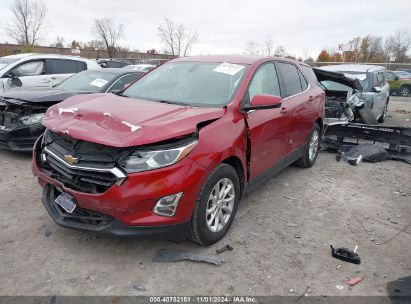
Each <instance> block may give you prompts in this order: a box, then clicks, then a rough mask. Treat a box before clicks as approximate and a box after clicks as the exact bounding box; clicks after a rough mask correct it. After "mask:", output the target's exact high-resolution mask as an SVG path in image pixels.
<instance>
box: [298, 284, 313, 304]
mask: <svg viewBox="0 0 411 304" xmlns="http://www.w3.org/2000/svg"><path fill="white" fill-rule="evenodd" d="M309 290H310V286H307V288H306V289H305V291H304V293H303V294H302V295H301V296H299V297H298V299H297V300H295V301H296V302H298V301H300V300H301V299H302V298H303V297H307V296H308V291H309Z"/></svg>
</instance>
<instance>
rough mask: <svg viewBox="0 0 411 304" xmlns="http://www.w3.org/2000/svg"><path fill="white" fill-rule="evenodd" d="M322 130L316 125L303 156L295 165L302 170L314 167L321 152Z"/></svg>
mask: <svg viewBox="0 0 411 304" xmlns="http://www.w3.org/2000/svg"><path fill="white" fill-rule="evenodd" d="M320 141H321V129H320V126H319V125H318V124H317V123H315V124H314V126H313V129H312V131H311V134H310V136H309V138H308V141H307V143H306V144H305V146H304V151H303V156H302V157H301V158H300V159H299V160H297V161H296V162H295V163H294V164H295V165H296V166H298V167H301V168H310V167H312V166H313V165H314V163H315V160H316V159H317V156H318V152H319V150H320Z"/></svg>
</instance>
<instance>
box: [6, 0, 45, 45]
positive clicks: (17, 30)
mask: <svg viewBox="0 0 411 304" xmlns="http://www.w3.org/2000/svg"><path fill="white" fill-rule="evenodd" d="M10 8H11V12H12V14H13V17H12V19H11V21H10V22H9V24H7V25H6V27H5V30H6V32H7V34H8V35H9V36H10V37H11V38H13V39H14V40H16V41H17V43H18V44H20V45H27V46H33V45H34V44H35V43H37V42H38V41H39V39H40V34H41V31H42V29H43V25H44V21H45V18H46V11H47V9H46V5H45V4H44V3H43V2H41V1H31V0H13V2H12V4H11V7H10Z"/></svg>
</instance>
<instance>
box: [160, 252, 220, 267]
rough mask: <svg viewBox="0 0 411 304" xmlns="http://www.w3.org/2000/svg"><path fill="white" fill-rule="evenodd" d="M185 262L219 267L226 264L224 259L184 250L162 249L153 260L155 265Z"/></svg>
mask: <svg viewBox="0 0 411 304" xmlns="http://www.w3.org/2000/svg"><path fill="white" fill-rule="evenodd" d="M183 260H190V261H196V262H206V263H210V264H214V265H217V266H221V265H222V264H223V263H224V260H223V259H222V258H219V257H213V256H208V255H202V254H198V253H195V252H192V251H189V250H184V249H160V250H159V251H158V252H157V253H156V255H155V256H154V258H153V262H154V263H172V262H178V261H183Z"/></svg>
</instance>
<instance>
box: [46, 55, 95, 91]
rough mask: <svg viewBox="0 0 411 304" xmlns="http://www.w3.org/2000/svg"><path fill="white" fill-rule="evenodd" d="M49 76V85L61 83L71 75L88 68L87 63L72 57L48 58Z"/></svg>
mask: <svg viewBox="0 0 411 304" xmlns="http://www.w3.org/2000/svg"><path fill="white" fill-rule="evenodd" d="M46 65H47V69H46V71H47V78H48V81H49V85H50V86H53V85H56V84H59V83H60V82H62V81H63V80H64V79H66V78H68V77H69V76H71V75H73V74H75V73H78V72H81V71H84V70H87V65H86V63H85V62H83V61H78V60H70V59H47V60H46Z"/></svg>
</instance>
